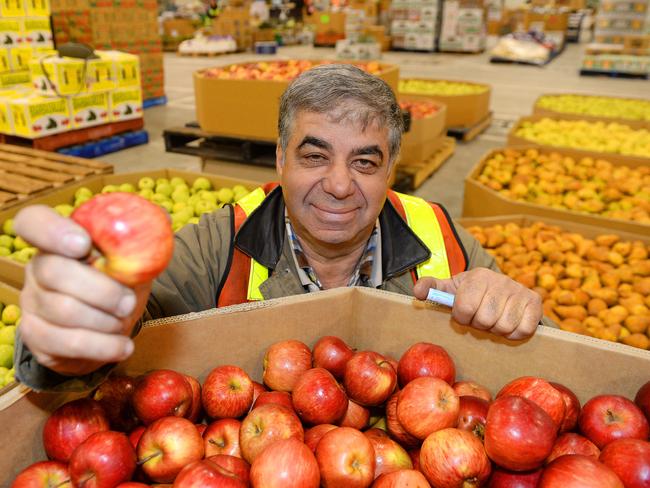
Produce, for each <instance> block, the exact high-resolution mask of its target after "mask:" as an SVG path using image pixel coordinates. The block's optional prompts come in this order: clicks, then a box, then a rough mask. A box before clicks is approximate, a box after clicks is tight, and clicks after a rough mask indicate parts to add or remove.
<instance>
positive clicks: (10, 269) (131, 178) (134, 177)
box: [0, 169, 260, 289]
mask: <svg viewBox="0 0 650 488" xmlns="http://www.w3.org/2000/svg"><path fill="white" fill-rule="evenodd" d="M144 176H150V177H151V178H154V179H155V178H173V177H174V176H179V177H181V178H184V179H185V180H187V181H188V182H189V183H190V184H191V183H192V182H193V181H194V180H195V179H196V178H198V177H199V176H202V177H205V178H207V179H208V180H210V181H211V182H212V184H213V185H214V186H215V187H222V186H234V185H243V186H245V187H246V188H247V189H249V190H253V189H255V188H257V187H258V186H260V183H257V182H255V181H250V180H241V179H235V178H228V177H224V176H220V175H215V174H210V173H196V172H193V171H182V170H176V169H159V170H151V171H139V172H135V173H117V174H113V175H106V176H96V177H94V178H90V179H88V180H85V181H82V182H80V183H77V184H75V185H70V186H67V187H65V188H62V189H61V190H58V191H55V192H51V193H48V194H46V195H44V196H42V197H37V198H34V199H32V200H30V201H28V202H25V203H23V204H21V205H16V206H13V207H11V208H9V209H7V210H5V211H0V224H1V223H2V222H4V221H5V220H7V219H10V218H12V217H14V216H15V215H16V214H17V213H18V211H19V210H20V209H21V208H23V207H25V206H27V205H37V204H40V205H49V206H55V205H58V204H62V203H72V202H73V201H74V193H75V191H77V190H78V189H79V188H81V187H82V186H85V187H87V188H90V189H91V190H92V191H93V193H97V192H99V191H100V190H101V189H102V188H103V187H104V186H106V185H110V184H118V185H119V184H121V183H132V184H137V183H138V180H139V179H140V178H142V177H144ZM24 281H25V266H24V265H23V264H21V263H19V262H17V261H14V260H13V259H9V258H6V257H1V256H0V282H5V283H8V284H10V285H12V286H14V287H16V288H19V289H20V288H22V287H23V284H24Z"/></svg>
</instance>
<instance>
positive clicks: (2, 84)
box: [0, 71, 32, 89]
mask: <svg viewBox="0 0 650 488" xmlns="http://www.w3.org/2000/svg"><path fill="white" fill-rule="evenodd" d="M31 81H32V80H31V77H30V76H29V71H9V72H7V73H0V89H2V88H16V87H28V86H31Z"/></svg>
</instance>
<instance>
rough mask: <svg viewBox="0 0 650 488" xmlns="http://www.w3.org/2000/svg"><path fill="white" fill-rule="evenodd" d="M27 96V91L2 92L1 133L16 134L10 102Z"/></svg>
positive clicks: (0, 108)
mask: <svg viewBox="0 0 650 488" xmlns="http://www.w3.org/2000/svg"><path fill="white" fill-rule="evenodd" d="M25 95H26V92H25V91H20V90H0V133H2V134H13V133H14V124H13V120H12V118H11V110H10V109H9V101H10V100H14V99H16V98H21V97H24V96H25Z"/></svg>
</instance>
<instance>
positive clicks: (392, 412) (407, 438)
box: [386, 392, 422, 449]
mask: <svg viewBox="0 0 650 488" xmlns="http://www.w3.org/2000/svg"><path fill="white" fill-rule="evenodd" d="M398 399H399V392H397V393H393V395H392V396H391V397H390V398H389V399H388V401H387V402H386V429H387V430H388V434H389V435H390V436H391V437H392V438H393V439H394V440H396V441H397V442H399V444H400V445H401V446H402V447H404V448H405V449H411V448H414V447H419V446H420V444H421V443H422V442H421V441H420V439H418V438H417V437H414V436H412V435H411V434H409V433H408V432H406V429H404V427H403V426H402V424H400V422H399V420H397V400H398Z"/></svg>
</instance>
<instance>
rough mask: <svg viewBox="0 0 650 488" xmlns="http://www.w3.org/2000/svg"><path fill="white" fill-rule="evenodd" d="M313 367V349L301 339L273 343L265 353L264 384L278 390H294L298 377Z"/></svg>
mask: <svg viewBox="0 0 650 488" xmlns="http://www.w3.org/2000/svg"><path fill="white" fill-rule="evenodd" d="M310 368H311V351H310V350H309V348H308V347H307V346H306V345H305V344H303V343H302V342H300V341H295V340H288V341H280V342H276V343H275V344H272V345H271V347H269V348H268V349H267V350H266V354H265V355H264V375H263V380H264V384H265V385H266V386H268V387H269V388H271V389H272V390H277V391H289V392H290V391H292V390H293V387H294V385H295V384H296V382H297V381H298V378H300V376H301V375H302V374H303V373H304V372H305V371H307V370H308V369H310Z"/></svg>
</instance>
